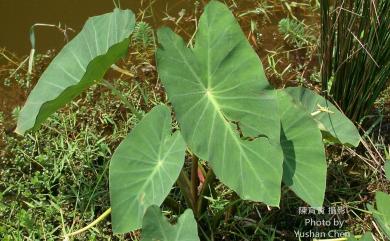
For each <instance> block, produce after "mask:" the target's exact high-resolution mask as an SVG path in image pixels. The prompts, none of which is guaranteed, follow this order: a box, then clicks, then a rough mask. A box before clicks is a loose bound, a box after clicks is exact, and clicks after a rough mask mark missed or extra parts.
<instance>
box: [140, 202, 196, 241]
mask: <svg viewBox="0 0 390 241" xmlns="http://www.w3.org/2000/svg"><path fill="white" fill-rule="evenodd" d="M141 236H142V241H199V236H198V229H197V225H196V221H195V218H194V214H193V213H192V210H191V209H187V210H186V211H185V212H184V213H183V214H182V215H181V216H180V218H179V220H178V221H177V223H176V225H174V226H172V225H171V224H170V223H169V222H168V220H167V219H166V218H165V217H164V216H163V215H162V214H161V211H160V208H159V207H157V206H151V207H149V208H148V210H147V211H146V213H145V217H144V221H143V224H142V234H141Z"/></svg>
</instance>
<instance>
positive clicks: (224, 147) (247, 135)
mask: <svg viewBox="0 0 390 241" xmlns="http://www.w3.org/2000/svg"><path fill="white" fill-rule="evenodd" d="M121 14H123V15H121ZM115 15H121V16H122V18H121V19H122V20H123V21H124V22H123V24H122V25H123V26H124V27H126V26H127V27H129V28H124V30H123V29H121V28H120V26H119V25H116V27H118V29H117V28H110V29H108V30H110V31H113V33H111V32H110V31H106V32H104V31H103V29H105V27H107V26H111V24H110V23H111V21H110V20H112V18H113V16H114V17H115ZM115 19H116V18H115ZM95 21H98V22H99V23H100V24H99V27H100V28H101V29H100V30H99V31H96V32H101V31H102V32H104V34H106V35H99V36H97V37H95V36H89V37H90V39H89V40H88V39H86V42H83V44H84V45H85V46H86V48H84V50H85V51H82V50H80V51H78V52H77V54H78V55H77V56H84V55H85V54H87V55H86V56H89V57H88V58H87V59H88V61H87V62H86V63H88V64H87V65H88V66H85V65H82V64H81V65H80V61H77V58H76V59H75V57H76V55H73V54H71V52H67V51H65V52H64V50H68V49H70V51H71V50H72V49H73V48H81V46H83V45H79V44H78V42H77V41H78V39H79V38H81V37H80V36H84V35H85V34H88V33H91V31H92V32H95V31H94V30H95V28H94V26H95V25H94V23H95ZM133 25H134V16H133V14H132V13H131V12H130V11H120V10H115V11H114V13H111V14H107V15H102V16H100V17H95V18H92V19H91V20H89V22H87V24H86V27H85V28H84V30H83V32H82V33H80V34H79V35H78V37H79V38H77V37H76V39H75V40H73V41H72V42H71V43H69V44H68V45H67V46H66V47H65V48H64V50H63V51H62V52H61V53H60V54H59V56H57V58H56V59H54V61H53V63H52V64H51V65H50V66H49V68H48V69H47V70H46V72H45V73H44V74H43V76H42V78H41V79H40V80H39V81H38V84H37V87H36V88H34V90H33V91H32V93H31V95H30V97H29V99H28V100H27V103H26V105H25V106H24V107H23V110H22V112H21V114H20V115H19V120H18V123H19V125H18V130H19V132H20V133H23V132H24V131H26V130H28V129H30V128H33V127H34V128H35V127H36V126H38V125H39V124H41V122H42V121H43V120H44V119H45V118H46V117H47V116H49V115H50V114H52V112H54V111H56V110H57V109H58V108H59V107H61V106H62V105H64V104H66V103H67V102H70V101H71V100H72V98H73V97H74V96H76V95H77V94H79V93H80V92H81V91H82V90H83V89H85V88H86V87H87V86H89V85H92V84H93V83H94V81H93V80H99V79H100V78H101V76H102V74H103V73H104V72H105V71H106V70H107V68H108V67H109V66H111V65H112V64H114V62H115V61H116V60H117V59H118V58H119V57H120V55H122V54H123V52H124V51H125V50H126V49H127V44H128V43H129V38H128V37H129V35H130V33H131V31H132V26H133ZM89 26H92V29H90V28H89ZM123 26H122V27H123ZM106 30H107V29H106ZM118 34H120V35H121V36H120V38H115V41H114V40H113V39H112V38H114V37H113V36H117V35H118ZM100 36H106V39H104V40H106V41H108V42H110V40H113V41H114V42H113V43H112V45H113V46H112V47H109V46H111V45H110V44H108V42H104V41H103V40H102V38H101V37H100ZM158 37H159V43H160V47H159V49H158V51H157V55H156V56H157V69H158V73H159V76H160V77H161V80H162V83H163V84H164V87H165V89H166V91H167V94H168V98H169V100H170V101H171V103H172V106H173V109H174V114H175V117H176V119H177V121H178V124H179V128H180V132H179V131H176V132H175V133H174V134H173V135H171V129H172V123H171V116H170V111H169V109H168V108H167V107H166V106H163V105H160V106H157V107H155V108H154V109H152V111H151V112H150V113H149V114H146V115H145V117H144V118H143V119H142V120H139V121H140V123H139V124H138V125H137V126H136V127H135V128H134V129H133V130H132V132H130V134H129V135H128V136H127V137H126V138H125V139H124V140H123V142H122V143H121V144H120V145H119V147H118V148H117V149H116V151H115V153H114V155H113V157H112V160H111V165H110V197H111V205H112V210H113V211H112V212H113V213H112V221H113V231H114V232H127V231H131V230H134V229H137V228H140V227H141V222H142V223H143V228H144V230H143V239H144V240H156V239H158V240H167V241H168V240H169V241H171V240H186V239H187V240H199V238H198V237H197V230H196V225H195V219H194V215H193V214H191V211H186V212H185V213H184V214H183V216H182V217H181V218H180V219H179V221H178V224H177V225H176V226H175V227H171V226H170V225H169V224H168V222H167V221H166V220H164V218H163V217H162V216H161V214H160V211H159V209H158V207H156V206H154V205H161V204H162V202H163V201H164V199H165V198H166V197H167V195H168V194H169V192H170V189H171V187H172V185H173V184H174V182H175V181H176V179H178V181H177V183H178V186H179V187H180V189H181V192H182V194H183V196H184V199H185V200H186V202H187V205H188V206H190V207H192V208H193V210H194V213H195V217H196V218H197V220H196V221H200V216H201V214H202V213H200V212H202V211H204V207H203V206H202V201H203V199H205V198H204V196H203V194H204V190H205V189H204V188H203V189H201V190H200V192H198V188H199V186H198V184H199V173H198V172H199V170H200V168H199V167H198V165H199V160H198V159H200V160H201V161H206V162H208V163H209V164H210V167H209V166H207V169H208V173H207V174H206V175H205V176H206V179H205V183H207V181H208V179H207V178H208V177H213V178H212V179H215V175H213V171H214V172H215V174H216V176H217V177H218V178H219V179H220V181H221V182H222V183H223V184H226V185H227V186H228V187H230V188H231V189H233V190H234V191H235V192H236V193H237V194H238V195H239V196H240V197H241V198H242V199H246V200H253V201H261V202H264V203H266V204H269V205H273V206H278V205H279V201H280V195H281V182H282V180H283V182H284V183H285V185H286V186H288V187H290V188H291V189H292V190H293V191H294V192H295V193H296V194H297V195H298V196H299V197H301V198H302V199H303V200H304V201H306V202H307V203H309V204H310V205H312V206H316V207H318V206H321V205H322V202H323V199H324V192H325V179H326V163H325V153H324V147H323V143H322V136H321V131H320V129H321V128H319V127H318V124H316V121H317V122H320V123H327V121H331V120H326V118H330V117H329V116H326V115H325V116H323V117H321V119H318V118H317V117H316V116H314V117H313V115H311V112H310V111H307V109H310V108H309V107H311V106H315V105H316V104H318V103H317V102H318V101H323V100H322V99H321V98H320V97H317V96H316V95H315V94H314V93H311V97H312V98H309V99H307V100H306V99H305V101H302V104H303V105H301V104H300V101H301V99H299V101H294V100H293V98H292V97H291V96H290V95H289V94H287V93H286V92H285V91H283V90H279V91H277V90H274V89H273V88H272V86H270V84H269V83H268V81H267V79H266V77H265V74H264V71H263V68H262V65H261V62H260V59H259V57H258V56H257V54H256V52H255V51H254V50H253V49H252V47H251V46H250V44H249V43H248V41H247V39H246V36H245V35H244V34H243V32H242V30H241V28H240V26H239V24H238V22H237V21H236V19H235V18H234V16H233V14H232V13H231V12H230V11H229V9H228V8H227V7H226V6H225V5H224V4H222V3H219V2H217V1H211V2H210V3H209V4H208V5H207V6H206V8H205V10H204V13H203V14H202V16H201V18H200V20H199V26H198V31H197V34H196V37H195V40H196V41H195V42H196V44H195V47H193V48H188V47H187V46H186V43H185V42H184V41H183V40H182V38H181V37H179V36H178V35H176V34H175V33H174V32H173V31H171V30H170V29H167V28H162V29H160V30H159V31H158ZM89 41H90V42H91V43H92V44H94V43H96V50H97V49H99V46H101V43H103V42H104V43H107V45H103V47H105V48H104V51H103V52H102V53H101V54H103V55H100V56H98V57H97V55H98V54H97V53H96V54H94V55H93V56H94V57H95V58H90V57H92V56H90V55H88V53H89V49H88V47H89V46H90V42H89ZM102 41H103V42H102ZM118 41H122V42H118ZM125 45H126V46H125ZM91 46H94V45H91ZM87 50H88V51H87ZM107 51H108V52H107ZM75 60H76V61H75ZM61 64H62V65H61ZM102 65H103V66H102ZM81 66H85V68H86V70H84V71H80V67H81ZM58 68H59V69H58ZM57 75H59V76H61V77H66V78H64V80H61V81H67V80H69V78H73V79H74V81H75V82H76V85H69V86H62V85H61V86H62V87H61V86H60V87H61V88H58V86H54V85H53V83H55V81H56V80H57ZM58 79H61V78H58ZM61 83H63V82H61ZM105 86H106V87H107V86H108V87H109V88H110V89H111V90H112V91H113V92H114V93H116V94H118V95H120V98H121V100H122V101H124V102H126V104H127V105H128V106H132V103H130V102H129V101H127V99H126V96H127V95H121V94H120V92H119V91H117V90H116V89H115V88H113V87H112V86H111V85H110V84H109V83H108V82H107V83H106V82H105ZM36 98H37V99H36ZM53 98H54V100H53ZM38 100H39V101H38ZM36 101H38V102H36ZM305 108H306V109H305ZM131 109H133V110H135V108H133V107H131ZM134 114H136V113H134ZM322 118H324V120H323V119H322ZM338 118H339V119H340V121H341V122H342V123H344V120H342V119H343V118H345V117H344V116H339V117H338ZM107 121H108V122H112V120H110V119H108V120H107ZM337 121H338V119H337ZM75 122H76V121H75ZM324 125H325V126H326V124H324ZM322 129H324V128H322ZM336 129H337V128H336ZM325 131H329V132H330V133H332V130H330V129H329V128H328V129H325ZM180 133H181V134H182V135H183V139H182V137H181V134H180ZM341 141H342V140H341ZM186 145H188V153H189V157H190V158H189V159H192V168H191V180H189V178H188V177H187V176H186V172H185V171H181V169H182V167H183V163H184V154H185V148H186ZM86 158H87V157H86ZM45 161H48V160H45ZM205 166H206V165H205ZM202 168H203V167H202ZM201 171H202V170H200V172H201ZM179 173H180V175H179ZM210 173H211V174H210ZM202 175H203V174H202ZM178 176H179V178H178ZM32 182H33V183H38V182H39V179H33V181H32ZM205 186H206V187H205V188H207V189H208V188H210V189H211V187H210V186H211V185H208V184H207V185H206V184H205ZM207 189H206V190H207ZM199 193H200V194H199ZM210 193H211V194H212V190H210ZM198 205H199V206H198ZM222 208H224V207H222ZM145 212H146V213H145ZM144 214H145V215H144ZM23 217H24V216H23ZM217 219H218V217H217ZM23 220H27V221H26V222H24V223H26V225H27V224H29V223H30V222H28V220H29V219H28V217H26V218H23ZM216 222H218V220H216Z"/></svg>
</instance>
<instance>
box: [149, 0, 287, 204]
mask: <svg viewBox="0 0 390 241" xmlns="http://www.w3.org/2000/svg"><path fill="white" fill-rule="evenodd" d="M215 16H218V17H215ZM226 26H229V28H226ZM157 35H158V40H159V43H160V45H161V48H159V49H158V52H157V67H158V72H159V74H160V78H161V80H162V83H163V84H164V87H165V89H166V90H167V94H168V98H169V100H170V101H171V102H172V104H173V108H174V110H175V113H176V118H177V120H178V122H179V124H180V128H181V130H182V135H183V137H184V139H185V140H186V142H187V144H188V146H189V148H190V149H191V150H192V151H193V152H194V153H195V154H196V155H197V156H198V157H200V158H201V159H203V160H207V161H208V162H210V164H211V166H212V168H213V170H214V172H215V173H216V175H217V176H218V178H219V179H220V180H221V181H222V182H223V183H225V184H226V185H227V186H229V187H230V188H232V189H233V190H234V191H236V192H237V193H238V194H239V195H240V197H242V198H243V199H249V200H256V201H262V202H265V203H267V204H269V205H273V206H278V205H279V199H280V183H281V177H282V155H283V153H282V151H281V149H280V148H279V147H278V146H277V145H274V143H273V141H274V142H275V141H276V142H278V140H279V136H280V134H279V132H280V121H279V116H278V113H277V112H275V111H274V110H275V109H277V102H276V95H275V92H273V91H267V92H266V91H265V90H266V89H267V88H270V86H269V84H268V81H267V80H266V78H265V76H264V72H263V70H262V68H261V62H260V60H259V58H258V56H257V54H256V53H255V52H254V51H253V49H252V48H251V46H250V45H249V43H248V41H247V40H246V38H245V36H244V34H243V33H242V30H241V28H240V26H239V24H238V23H237V21H236V20H235V18H234V16H233V15H232V13H231V12H230V11H229V9H228V8H227V7H226V6H225V5H223V4H222V3H219V2H216V1H212V2H211V3H209V4H208V5H207V6H206V8H205V11H204V13H203V15H202V16H201V18H200V20H199V27H198V32H197V35H196V45H195V47H194V48H193V49H189V48H187V47H186V44H185V43H184V41H183V40H182V39H181V38H180V37H179V36H178V35H176V34H175V33H173V32H172V31H171V30H170V29H167V28H163V29H160V30H159V31H158V34H157ZM227 40H229V41H228V42H227ZM222 43H223V44H222ZM178 65H179V66H180V68H178V67H177V66H178ZM258 93H262V94H261V95H259V94H258ZM239 131H242V135H243V136H244V137H247V138H248V140H246V139H244V138H241V137H240V133H239ZM264 134H265V135H267V136H268V137H269V139H267V138H264V137H258V136H259V135H264ZM260 153H261V154H260ZM248 183H251V185H247V184H248ZM259 190H261V191H259Z"/></svg>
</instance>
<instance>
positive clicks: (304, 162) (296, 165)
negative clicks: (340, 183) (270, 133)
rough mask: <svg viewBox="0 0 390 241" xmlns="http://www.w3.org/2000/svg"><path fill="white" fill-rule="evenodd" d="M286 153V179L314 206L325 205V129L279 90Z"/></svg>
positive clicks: (287, 183)
mask: <svg viewBox="0 0 390 241" xmlns="http://www.w3.org/2000/svg"><path fill="white" fill-rule="evenodd" d="M278 99H279V114H280V118H281V122H282V128H281V138H280V144H281V145H282V148H283V152H284V162H283V182H284V184H286V185H287V186H288V187H290V188H291V189H292V190H293V191H294V192H295V193H296V194H297V195H298V196H299V197H300V198H302V199H303V200H304V201H306V202H307V203H309V204H310V205H311V206H312V207H321V206H322V203H323V201H324V195H325V187H326V158H325V150H324V145H323V143H322V136H321V131H320V130H319V129H318V127H317V124H316V122H315V121H314V120H313V119H312V118H311V116H310V115H309V114H308V113H306V112H305V110H304V109H303V108H302V107H301V106H300V105H297V104H295V103H294V101H293V100H292V98H291V96H289V95H288V94H287V93H286V92H284V91H283V90H280V91H278Z"/></svg>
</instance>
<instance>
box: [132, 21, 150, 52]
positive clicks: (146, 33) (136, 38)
mask: <svg viewBox="0 0 390 241" xmlns="http://www.w3.org/2000/svg"><path fill="white" fill-rule="evenodd" d="M131 39H132V40H133V43H134V44H136V45H141V46H142V47H143V48H147V47H148V46H151V45H153V44H154V37H153V29H152V27H150V25H149V24H148V23H146V22H138V23H136V24H135V28H134V32H133V34H132V37H131Z"/></svg>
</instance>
